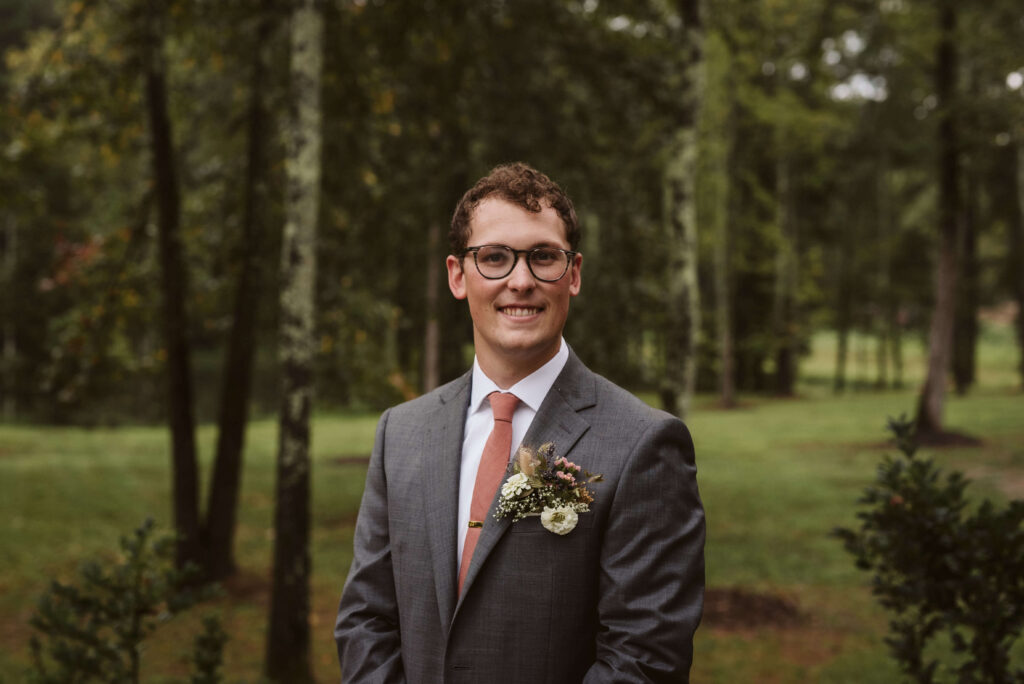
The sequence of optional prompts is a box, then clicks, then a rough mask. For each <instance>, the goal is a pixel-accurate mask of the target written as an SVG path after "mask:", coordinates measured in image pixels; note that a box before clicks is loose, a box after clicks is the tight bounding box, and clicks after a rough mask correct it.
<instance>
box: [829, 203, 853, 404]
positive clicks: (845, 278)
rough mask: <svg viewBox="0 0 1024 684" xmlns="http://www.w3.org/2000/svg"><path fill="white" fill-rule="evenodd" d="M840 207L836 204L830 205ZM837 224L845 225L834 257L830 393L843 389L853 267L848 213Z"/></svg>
mask: <svg viewBox="0 0 1024 684" xmlns="http://www.w3.org/2000/svg"><path fill="white" fill-rule="evenodd" d="M833 205H834V206H835V207H836V208H837V210H838V209H839V208H840V206H841V204H840V203H839V202H835V203H833ZM840 218H841V219H846V222H845V223H844V221H842V220H839V221H837V224H838V225H840V226H845V227H844V228H842V229H841V230H843V234H842V236H841V238H840V242H839V250H838V253H837V254H836V260H837V262H838V263H837V264H836V269H835V271H836V273H835V277H836V366H835V372H834V375H833V379H832V391H833V392H834V393H835V394H841V393H842V392H844V391H845V390H846V364H847V361H848V359H849V346H850V345H849V342H850V328H851V327H852V325H853V292H852V286H851V283H850V281H851V280H852V277H851V275H850V271H851V269H852V268H853V267H852V265H851V263H850V261H851V259H852V256H851V250H852V249H853V231H852V229H851V226H852V225H853V224H852V222H851V221H849V214H848V213H844V214H843V215H842V216H841V217H840Z"/></svg>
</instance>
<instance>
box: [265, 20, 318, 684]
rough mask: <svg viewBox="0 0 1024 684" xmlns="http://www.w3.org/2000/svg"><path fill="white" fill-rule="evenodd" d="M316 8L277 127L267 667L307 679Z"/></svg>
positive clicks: (300, 26) (303, 33)
mask: <svg viewBox="0 0 1024 684" xmlns="http://www.w3.org/2000/svg"><path fill="white" fill-rule="evenodd" d="M318 8H319V3H318V2H316V0H303V2H301V3H298V4H297V5H296V6H295V9H294V10H293V12H292V18H291V83H290V97H289V99H290V102H291V116H290V117H289V121H288V125H287V132H286V140H287V153H286V155H287V159H286V165H285V174H286V177H287V187H286V191H287V196H286V220H285V227H284V237H283V241H282V248H281V257H282V258H281V307H280V326H281V327H280V334H281V340H280V358H281V373H282V380H283V388H282V402H281V418H280V443H279V450H278V457H277V491H276V501H277V507H276V511H275V515H274V570H273V587H272V593H271V597H270V625H269V630H268V635H267V664H266V669H267V676H268V677H269V678H270V679H272V680H274V681H282V682H289V683H291V682H308V681H312V670H311V668H310V630H309V578H310V555H309V527H310V520H309V503H310V502H309V498H310V458H309V449H310V410H311V405H312V393H313V353H314V347H315V344H314V311H315V309H314V306H315V296H314V295H315V283H316V280H315V274H316V262H315V257H316V252H315V244H316V223H317V216H318V212H319V201H320V175H321V142H322V140H321V121H322V114H321V109H320V101H321V99H320V89H321V74H322V68H323V16H322V14H321V12H320V10H319V9H318Z"/></svg>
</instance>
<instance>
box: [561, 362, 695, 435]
mask: <svg viewBox="0 0 1024 684" xmlns="http://www.w3.org/2000/svg"><path fill="white" fill-rule="evenodd" d="M569 363H570V364H571V366H570V365H567V368H566V370H567V371H568V373H567V375H568V376H569V377H570V378H571V383H567V384H570V386H571V387H572V389H573V391H574V392H575V393H576V394H577V401H579V402H580V403H579V407H580V408H581V409H582V410H583V412H585V413H588V414H590V415H591V416H593V417H596V418H599V419H600V420H601V421H608V422H611V423H613V424H616V425H631V426H633V427H635V428H641V429H642V428H643V427H649V426H652V425H673V426H677V427H682V426H683V423H682V421H681V420H680V419H679V418H677V417H676V416H673V415H672V414H670V413H667V412H665V411H662V410H660V409H656V408H654V407H653V406H651V405H649V404H647V403H646V402H644V401H643V400H641V399H640V398H638V397H637V396H636V395H635V394H633V393H632V392H630V391H629V390H626V389H624V388H622V387H620V386H619V385H616V384H615V383H614V382H612V381H611V380H609V379H607V378H605V377H604V376H602V375H599V374H597V373H595V372H593V371H592V370H590V369H589V368H587V367H586V366H585V365H584V364H583V362H582V361H580V360H579V359H578V358H575V357H574V358H572V359H570V362H569Z"/></svg>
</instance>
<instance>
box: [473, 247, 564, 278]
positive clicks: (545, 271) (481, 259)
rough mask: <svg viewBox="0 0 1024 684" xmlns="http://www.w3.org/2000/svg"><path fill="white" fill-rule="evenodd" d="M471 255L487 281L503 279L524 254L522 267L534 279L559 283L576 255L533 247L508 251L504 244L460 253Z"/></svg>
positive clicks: (553, 249) (551, 248) (555, 248)
mask: <svg viewBox="0 0 1024 684" xmlns="http://www.w3.org/2000/svg"><path fill="white" fill-rule="evenodd" d="M468 252H472V253H473V262H474V263H475V264H476V270H477V271H479V273H480V275H482V276H483V277H484V278H487V279H488V280H499V279H501V278H504V277H505V276H507V275H508V274H509V273H511V272H512V269H514V268H515V267H516V264H517V263H518V262H519V255H520V254H525V255H526V266H527V267H528V268H529V269H530V273H532V274H533V277H534V278H536V279H537V280H543V281H544V282H546V283H553V282H555V281H557V280H561V279H562V276H564V275H565V272H566V271H568V270H569V264H570V262H571V261H572V258H573V257H574V256H576V255H577V254H579V252H571V251H569V250H567V249H559V248H558V247H534V248H533V249H512V248H511V247H506V246H505V245H480V246H479V247H467V248H466V250H465V251H464V252H463V253H462V255H463V256H465V255H466V254H467V253H468Z"/></svg>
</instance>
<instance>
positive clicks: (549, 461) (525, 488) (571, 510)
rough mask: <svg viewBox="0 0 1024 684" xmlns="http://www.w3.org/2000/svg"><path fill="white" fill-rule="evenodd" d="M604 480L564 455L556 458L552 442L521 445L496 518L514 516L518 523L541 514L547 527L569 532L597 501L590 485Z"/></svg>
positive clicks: (541, 519) (499, 499) (503, 485)
mask: <svg viewBox="0 0 1024 684" xmlns="http://www.w3.org/2000/svg"><path fill="white" fill-rule="evenodd" d="M602 479H604V478H603V477H602V476H601V475H600V474H597V475H594V474H592V473H588V472H586V471H584V470H582V469H581V468H580V467H579V466H578V465H576V464H575V463H573V462H572V461H568V460H566V459H565V458H564V457H562V458H555V445H554V444H552V443H551V442H548V443H547V444H543V445H541V447H540V448H539V449H536V450H531V449H527V448H526V447H519V451H517V452H516V457H515V459H513V461H512V474H511V475H510V476H509V477H508V479H507V480H505V483H504V484H502V485H501V496H500V497H499V498H498V508H497V510H496V511H495V512H494V517H495V518H498V519H501V518H504V517H505V516H512V522H516V521H518V520H522V519H523V518H525V517H527V516H530V515H539V516H540V523H541V525H543V526H544V529H546V530H548V531H550V532H554V533H555V534H569V533H570V532H572V531H573V529H574V528H575V527H576V523H577V522H579V514H580V513H586V512H588V511H589V510H590V503H591V502H592V501H593V500H594V496H593V495H592V494H591V493H590V490H588V489H587V485H588V484H591V483H593V482H600V481H601V480H602Z"/></svg>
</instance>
